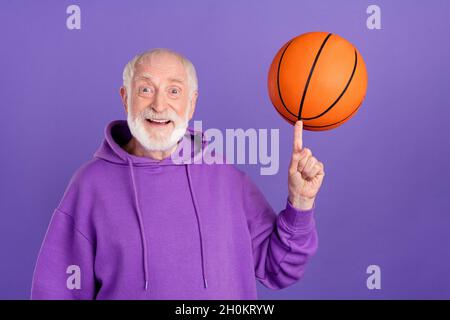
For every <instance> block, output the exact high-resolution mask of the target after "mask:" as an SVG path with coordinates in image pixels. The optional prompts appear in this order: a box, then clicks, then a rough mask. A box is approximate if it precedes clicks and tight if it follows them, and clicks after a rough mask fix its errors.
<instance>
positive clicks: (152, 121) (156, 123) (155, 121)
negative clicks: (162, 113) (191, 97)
mask: <svg viewBox="0 0 450 320" xmlns="http://www.w3.org/2000/svg"><path fill="white" fill-rule="evenodd" d="M146 120H147V122H148V123H149V124H151V125H154V126H161V127H162V126H165V125H168V124H169V123H171V122H172V121H171V120H159V119H146Z"/></svg>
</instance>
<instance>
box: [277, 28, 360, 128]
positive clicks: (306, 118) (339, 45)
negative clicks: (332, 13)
mask: <svg viewBox="0 0 450 320" xmlns="http://www.w3.org/2000/svg"><path fill="white" fill-rule="evenodd" d="M268 88H269V96H270V100H271V101H272V103H273V105H274V106H275V108H276V109H277V111H278V113H279V114H280V115H281V116H282V117H283V118H284V119H286V120H287V121H288V122H289V123H291V124H294V123H295V122H296V121H297V120H302V121H303V128H304V129H305V130H310V131H323V130H329V129H333V128H336V127H339V126H340V125H341V124H343V123H344V122H346V121H348V120H349V119H350V118H352V117H353V116H354V115H355V114H356V112H357V111H358V109H359V107H360V106H361V104H362V101H363V100H364V97H365V95H366V89H367V71H366V65H365V63H364V60H363V58H362V56H361V54H360V53H359V51H358V49H356V48H355V46H353V45H352V44H351V43H350V42H348V41H347V40H345V39H344V38H342V37H340V36H338V35H337V34H332V33H327V32H309V33H305V34H302V35H300V36H298V37H295V38H293V39H292V40H290V41H288V42H287V43H286V44H285V45H284V46H283V47H282V48H281V49H280V50H279V51H278V53H277V54H276V56H275V58H274V59H273V61H272V64H271V66H270V70H269V76H268Z"/></svg>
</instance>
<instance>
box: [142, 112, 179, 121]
mask: <svg viewBox="0 0 450 320" xmlns="http://www.w3.org/2000/svg"><path fill="white" fill-rule="evenodd" d="M139 117H140V118H141V119H149V120H157V121H172V122H179V121H180V120H181V118H180V117H178V115H177V114H176V113H175V112H174V111H172V110H168V111H166V112H165V113H163V114H158V113H156V112H154V111H153V109H145V110H144V111H142V112H141V113H140V114H139Z"/></svg>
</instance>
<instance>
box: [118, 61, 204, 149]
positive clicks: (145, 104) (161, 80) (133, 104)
mask: <svg viewBox="0 0 450 320" xmlns="http://www.w3.org/2000/svg"><path fill="white" fill-rule="evenodd" d="M126 94H127V95H128V94H129V93H128V92H127V93H126ZM122 96H123V95H122ZM123 97H124V96H123ZM124 100H126V109H127V113H128V115H127V120H128V125H129V127H130V131H131V133H132V134H133V136H134V137H135V138H136V139H137V140H138V141H139V143H140V144H141V145H142V146H143V147H144V148H145V149H147V150H159V151H163V150H168V149H170V148H172V147H173V146H174V145H175V144H176V143H177V142H178V140H179V139H180V138H181V137H182V136H183V135H184V134H185V132H186V128H187V126H188V121H189V120H190V119H191V118H192V114H193V111H194V108H195V101H196V92H195V93H194V94H192V97H190V87H189V83H188V78H187V74H186V70H185V67H184V65H183V63H182V62H181V61H180V60H179V59H178V58H177V57H176V56H173V55H170V54H158V55H154V56H153V57H151V58H149V57H147V58H145V59H144V60H143V63H142V64H136V67H135V72H134V76H133V79H132V81H131V94H130V96H126V97H124Z"/></svg>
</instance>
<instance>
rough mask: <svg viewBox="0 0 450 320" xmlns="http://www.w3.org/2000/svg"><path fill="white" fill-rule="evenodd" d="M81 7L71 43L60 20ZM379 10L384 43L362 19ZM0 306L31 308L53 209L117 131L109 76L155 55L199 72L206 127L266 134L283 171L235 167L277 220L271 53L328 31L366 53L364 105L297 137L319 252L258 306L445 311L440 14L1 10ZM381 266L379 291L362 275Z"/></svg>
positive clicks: (283, 158)
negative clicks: (364, 303)
mask: <svg viewBox="0 0 450 320" xmlns="http://www.w3.org/2000/svg"><path fill="white" fill-rule="evenodd" d="M70 4H78V5H79V6H80V7H81V19H82V21H81V27H82V28H81V30H68V29H67V28H66V17H67V14H66V8H67V6H68V5H70ZM370 4H377V5H379V6H380V7H381V10H382V16H381V18H382V30H369V29H367V27H366V19H367V17H368V15H367V14H366V8H367V6H368V5H370ZM0 5H1V8H0V9H1V10H0V32H1V46H0V66H1V72H0V81H1V89H0V90H1V104H2V107H1V118H2V126H1V137H2V140H1V141H2V153H1V154H2V156H1V159H0V161H1V165H0V168H1V180H0V181H1V186H0V191H1V202H0V205H1V208H0V210H1V211H0V212H1V215H2V216H1V217H2V219H1V223H0V298H6V299H27V298H28V297H29V292H30V286H31V278H32V272H33V268H34V263H35V260H36V257H37V254H38V250H39V248H40V245H41V242H42V239H43V236H44V234H45V231H46V228H47V225H48V222H49V219H50V216H51V214H52V211H53V209H54V208H55V207H56V205H57V204H58V202H59V200H60V198H61V197H62V195H63V192H64V189H65V187H66V186H67V183H68V181H69V179H70V177H71V176H72V174H73V173H74V171H75V170H76V169H77V168H78V167H80V166H81V164H83V163H84V162H86V161H87V160H89V159H90V158H91V157H92V155H93V153H94V151H95V150H96V149H97V147H98V146H99V144H100V142H101V140H102V139H103V130H104V127H105V125H106V124H107V123H108V122H109V121H110V120H112V119H125V114H124V111H123V107H122V104H121V102H120V98H119V87H120V85H121V81H122V80H121V76H122V70H123V67H124V65H125V63H126V62H127V61H128V60H129V59H131V58H132V57H133V56H134V55H135V54H136V53H137V52H140V51H142V50H145V49H148V48H153V47H168V48H172V49H174V50H177V51H179V52H181V53H183V54H185V55H186V56H188V57H189V58H190V59H191V60H192V61H193V62H194V64H195V65H196V67H197V71H198V76H199V89H200V96H199V101H198V105H197V111H196V114H195V116H194V119H196V120H202V121H203V128H204V129H206V128H210V127H214V128H220V129H223V130H224V129H225V128H244V129H247V128H256V129H258V128H279V129H280V140H281V141H280V142H281V145H280V162H281V163H280V171H279V173H278V175H275V176H260V175H259V166H255V165H247V166H240V167H241V168H242V169H244V170H245V171H247V172H248V173H249V174H250V175H251V176H252V178H253V179H254V181H255V182H256V183H257V184H258V185H259V186H260V188H261V190H262V191H263V192H264V194H265V195H266V196H267V198H268V200H269V201H270V203H271V204H272V205H273V207H274V208H275V209H276V210H277V211H278V210H280V209H282V208H283V206H284V204H285V200H286V196H287V184H286V182H287V166H288V162H289V159H290V151H291V143H292V129H293V128H292V127H291V126H290V125H289V124H288V123H287V122H285V121H284V120H283V119H281V118H280V117H279V116H278V115H277V113H276V111H275V109H274V108H273V107H272V105H271V104H270V101H269V98H268V94H267V89H266V77H267V71H268V68H269V65H270V63H271V60H272V58H273V56H274V55H275V53H276V51H277V50H278V49H279V48H280V47H281V45H282V44H284V43H285V42H286V41H287V40H289V39H291V38H292V37H294V36H296V35H299V34H302V33H305V32H308V31H329V32H333V33H337V34H339V35H341V36H343V37H345V38H347V39H348V40H349V41H350V42H352V43H353V44H354V45H355V46H357V47H358V49H359V50H360V52H361V54H362V55H363V57H364V59H365V62H366V65H367V69H368V74H369V86H368V92H367V96H366V100H365V102H364V104H363V105H362V107H361V109H360V110H359V112H358V113H357V114H356V116H355V117H353V118H352V119H351V120H350V121H349V122H347V123H345V124H344V125H342V126H341V127H339V128H337V129H335V130H331V131H325V132H305V133H304V146H306V147H309V148H310V149H311V150H312V151H313V154H314V155H315V156H316V157H317V158H318V159H319V160H321V161H323V162H324V164H325V170H326V177H325V180H324V184H323V186H322V188H321V190H320V192H319V195H318V198H317V204H316V208H317V209H316V219H317V226H318V231H319V236H320V247H319V251H318V253H317V255H316V256H315V257H314V259H313V260H312V261H311V263H310V264H309V267H308V271H307V272H306V274H305V276H304V278H303V279H302V280H301V281H300V282H298V283H296V284H295V285H293V286H291V287H289V288H287V289H284V290H281V291H271V290H269V289H267V288H265V287H263V286H262V285H260V284H259V283H258V291H259V298H260V299H313V298H314V299H315V298H325V299H330V298H339V299H348V298H356V299H361V298H364V299H366V298H367V299H379V298H394V299H398V298H450V249H449V248H450V246H449V244H450V221H449V220H450V219H449V213H450V210H449V208H450V197H449V183H450V170H449V163H450V151H449V148H450V143H449V142H450V141H449V125H448V122H449V120H450V103H449V102H450V101H449V100H450V99H449V96H448V88H449V85H448V82H449V80H448V75H449V74H450V66H449V61H450V59H449V49H450V46H449V41H448V31H449V30H450V28H449V27H450V26H449V24H450V23H449V16H448V15H449V12H450V3H449V2H448V1H444V0H442V1H427V2H421V3H419V2H416V1H406V0H405V1H363V0H358V1H356V0H354V1H348V0H345V1H331V0H330V1H324V0H321V1H317V0H314V1H300V0H295V1H275V0H273V1H261V0H258V1H230V0H227V1H167V2H165V1H106V0H105V1H31V0H30V1H2V2H1V4H0ZM371 264H377V265H379V266H380V267H381V274H382V280H381V285H382V289H381V290H368V289H367V287H366V278H367V276H368V275H367V274H366V268H367V266H369V265H371Z"/></svg>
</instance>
